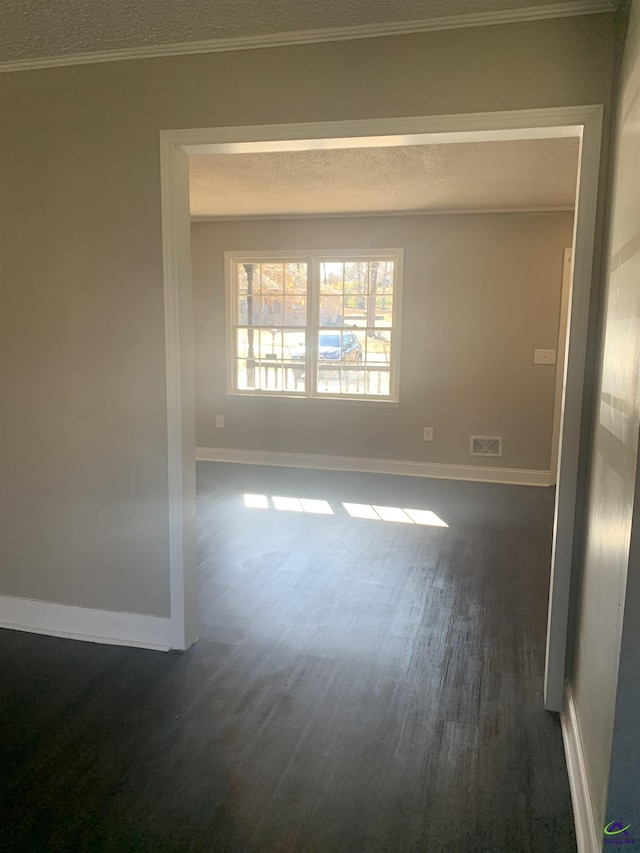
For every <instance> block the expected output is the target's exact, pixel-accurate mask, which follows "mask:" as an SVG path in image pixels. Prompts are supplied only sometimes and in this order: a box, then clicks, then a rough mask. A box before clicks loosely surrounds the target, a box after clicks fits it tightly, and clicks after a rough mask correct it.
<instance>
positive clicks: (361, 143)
mask: <svg viewBox="0 0 640 853" xmlns="http://www.w3.org/2000/svg"><path fill="white" fill-rule="evenodd" d="M602 113H603V109H602V106H601V105H589V106H574V107H557V108H550V109H534V110H513V111H505V112H488V113H464V114H458V115H442V116H417V117H416V116H413V117H405V118H402V117H400V118H379V119H365V120H355V121H337V122H309V123H304V124H274V125H255V126H240V127H217V128H215V127H214V128H191V129H180V130H163V131H161V132H160V171H161V189H162V242H163V264H164V305H165V347H166V377H167V434H168V488H169V547H170V554H169V561H170V599H171V636H172V642H171V645H172V647H173V648H177V649H185V648H188V647H189V646H190V645H191V644H192V643H193V642H195V640H196V639H197V603H196V589H197V583H196V554H195V416H194V406H195V394H194V360H193V347H194V342H193V307H192V291H191V238H190V215H189V173H188V157H189V155H190V154H196V153H200V154H204V153H217V154H221V153H240V152H254V153H255V152H267V151H300V150H310V149H326V148H347V147H348V148H353V147H360V148H366V147H381V146H393V145H396V146H397V145H417V144H430V145H433V144H438V143H443V144H444V143H447V142H476V141H491V140H510V139H542V138H553V137H567V136H573V137H578V138H579V139H580V158H579V168H578V180H577V190H576V215H575V217H574V234H573V249H574V252H573V286H572V288H571V296H570V300H569V306H568V326H567V347H566V353H565V364H564V382H563V386H564V390H563V395H562V411H561V417H560V431H559V445H560V453H559V459H558V466H557V493H556V504H555V518H554V539H553V556H552V566H551V586H550V595H549V619H548V628H547V653H546V667H545V705H546V707H547V708H548V709H550V710H556V711H560V710H562V706H563V700H564V681H565V656H566V645H567V630H568V615H569V589H570V583H571V571H572V560H573V527H574V520H575V515H576V501H577V499H578V495H577V480H578V462H579V449H580V428H581V423H582V403H583V387H584V378H585V376H584V372H585V356H586V349H587V328H588V317H589V304H590V294H591V282H592V268H593V247H594V234H595V221H596V203H597V194H598V177H599V167H600V144H601V135H602ZM552 474H553V472H552Z"/></svg>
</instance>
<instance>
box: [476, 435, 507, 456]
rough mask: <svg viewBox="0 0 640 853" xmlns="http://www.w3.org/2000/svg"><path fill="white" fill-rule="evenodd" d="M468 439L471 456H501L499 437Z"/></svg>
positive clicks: (483, 436)
mask: <svg viewBox="0 0 640 853" xmlns="http://www.w3.org/2000/svg"><path fill="white" fill-rule="evenodd" d="M469 439H470V442H469V445H470V447H469V453H470V454H471V456H502V436H501V435H471V436H469Z"/></svg>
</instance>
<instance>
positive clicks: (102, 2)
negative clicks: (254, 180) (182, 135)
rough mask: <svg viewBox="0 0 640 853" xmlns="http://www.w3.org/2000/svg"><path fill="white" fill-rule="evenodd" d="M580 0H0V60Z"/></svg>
mask: <svg viewBox="0 0 640 853" xmlns="http://www.w3.org/2000/svg"><path fill="white" fill-rule="evenodd" d="M572 4H574V5H576V7H581V8H582V10H584V2H583V0H394V2H390V0H136V2H131V0H0V62H11V61H16V60H26V59H38V58H44V57H61V56H65V55H73V54H89V53H93V52H96V51H107V50H118V49H123V48H136V47H138V48H140V47H150V46H153V45H165V44H175V43H188V42H197V41H203V40H210V39H229V38H238V37H243V38H244V37H248V36H265V35H269V34H274V33H291V32H298V31H305V30H316V29H324V28H334V27H353V26H362V25H370V24H388V23H391V22H405V23H406V22H410V21H428V20H431V19H433V18H442V17H447V18H449V17H452V16H459V15H477V14H480V13H485V12H502V11H511V10H522V9H528V8H531V7H537V8H540V7H546V8H548V7H553V6H558V7H562V8H563V9H564V10H565V11H566V10H570V9H571V6H572Z"/></svg>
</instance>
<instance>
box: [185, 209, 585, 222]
mask: <svg viewBox="0 0 640 853" xmlns="http://www.w3.org/2000/svg"><path fill="white" fill-rule="evenodd" d="M574 210H575V207H574V205H558V206H556V207H553V206H550V207H466V208H465V207H459V208H449V209H446V210H445V209H442V210H364V211H353V212H350V211H340V212H339V213H263V214H259V215H258V214H256V215H251V216H244V215H242V214H239V215H237V216H225V215H224V214H220V215H214V214H202V215H192V216H191V221H192V222H253V221H260V222H261V221H263V220H265V219H267V220H268V219H370V218H372V217H373V218H379V219H382V218H385V217H387V216H475V215H481V216H486V215H487V214H488V213H524V214H527V213H573V211H574Z"/></svg>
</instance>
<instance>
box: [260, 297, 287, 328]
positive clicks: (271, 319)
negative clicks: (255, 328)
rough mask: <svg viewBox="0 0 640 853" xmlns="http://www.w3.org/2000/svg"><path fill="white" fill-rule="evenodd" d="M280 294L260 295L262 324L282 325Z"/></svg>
mask: <svg viewBox="0 0 640 853" xmlns="http://www.w3.org/2000/svg"><path fill="white" fill-rule="evenodd" d="M282 298H283V297H282V296H280V295H278V296H267V295H264V294H263V296H262V299H261V302H260V311H261V314H260V323H261V325H262V326H281V325H282Z"/></svg>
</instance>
